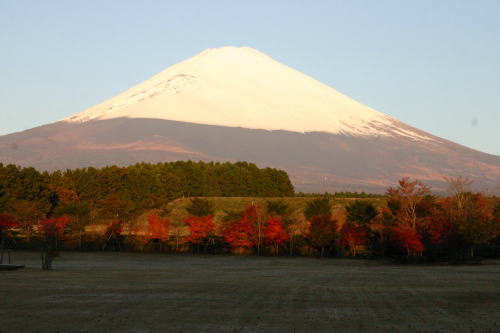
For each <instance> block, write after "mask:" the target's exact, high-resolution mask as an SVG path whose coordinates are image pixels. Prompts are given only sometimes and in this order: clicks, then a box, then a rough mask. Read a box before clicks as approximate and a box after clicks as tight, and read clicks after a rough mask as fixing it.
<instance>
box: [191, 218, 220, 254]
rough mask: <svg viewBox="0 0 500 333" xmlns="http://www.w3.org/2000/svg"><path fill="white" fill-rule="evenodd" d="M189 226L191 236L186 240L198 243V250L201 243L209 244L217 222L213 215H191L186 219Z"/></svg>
mask: <svg viewBox="0 0 500 333" xmlns="http://www.w3.org/2000/svg"><path fill="white" fill-rule="evenodd" d="M184 222H186V224H187V225H188V227H189V236H187V237H186V238H185V240H186V241H187V242H189V243H191V244H196V248H197V252H199V245H200V244H205V245H208V242H209V237H210V235H211V234H212V233H213V231H214V230H215V224H214V221H213V218H212V216H211V215H208V216H189V217H188V218H186V219H184Z"/></svg>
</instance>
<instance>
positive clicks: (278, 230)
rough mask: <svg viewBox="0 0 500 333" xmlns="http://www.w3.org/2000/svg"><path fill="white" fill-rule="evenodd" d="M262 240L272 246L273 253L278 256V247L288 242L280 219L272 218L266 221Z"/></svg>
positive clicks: (287, 236)
mask: <svg viewBox="0 0 500 333" xmlns="http://www.w3.org/2000/svg"><path fill="white" fill-rule="evenodd" d="M264 238H265V241H266V243H268V244H272V245H273V246H274V253H275V254H276V255H278V251H279V246H280V245H282V244H284V243H287V242H288V241H289V240H290V237H289V235H288V234H287V232H286V231H285V228H284V226H283V222H282V221H281V217H279V216H274V217H271V218H270V219H268V220H267V225H266V226H265V228H264Z"/></svg>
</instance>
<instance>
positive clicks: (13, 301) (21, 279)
mask: <svg viewBox="0 0 500 333" xmlns="http://www.w3.org/2000/svg"><path fill="white" fill-rule="evenodd" d="M14 258H15V260H16V263H20V264H26V268H25V269H22V270H18V271H0V332H1V333H5V332H499V331H500V316H499V313H500V282H499V281H500V263H499V262H489V263H485V264H483V265H477V266H398V265H391V264H387V263H384V262H377V261H363V260H347V259H314V258H286V257H280V258H272V257H241V256H195V255H159V254H129V253H76V252H65V253H63V254H62V257H60V258H58V259H56V261H54V271H49V272H42V271H41V270H40V263H39V254H38V253H34V252H15V253H14Z"/></svg>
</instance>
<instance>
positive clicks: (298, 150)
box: [0, 47, 500, 192]
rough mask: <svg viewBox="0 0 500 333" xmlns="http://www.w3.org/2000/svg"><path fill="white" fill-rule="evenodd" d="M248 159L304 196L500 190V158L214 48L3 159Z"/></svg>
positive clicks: (12, 146)
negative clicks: (283, 175) (410, 182)
mask: <svg viewBox="0 0 500 333" xmlns="http://www.w3.org/2000/svg"><path fill="white" fill-rule="evenodd" d="M186 159H191V160H205V161H210V160H212V161H226V160H229V161H236V160H246V161H251V162H255V163H257V164H259V165H260V166H272V167H278V168H282V169H284V170H286V171H287V172H288V173H289V174H290V176H291V179H292V181H293V182H294V185H295V186H296V189H297V190H299V191H315V192H323V191H340V190H358V191H359V190H365V191H383V190H384V188H385V187H386V186H389V185H392V184H394V183H395V182H396V181H397V179H399V178H400V177H402V176H405V175H407V176H411V177H413V178H419V179H421V180H424V181H426V182H427V183H429V184H431V185H434V186H437V187H438V188H440V187H441V188H442V186H443V183H442V176H444V175H465V176H469V177H471V178H473V179H474V180H475V184H476V186H477V188H478V189H483V190H490V191H493V190H494V189H495V188H496V187H497V186H498V185H499V183H500V157H499V156H494V155H489V154H485V153H481V152H478V151H475V150H472V149H469V148H466V147H463V146H460V145H458V144H455V143H452V142H450V141H447V140H444V139H441V138H438V137H435V136H433V135H431V134H428V133H425V132H423V131H420V130H418V129H416V128H413V127H411V126H409V125H406V124H404V123H402V122H399V121H398V120H396V119H394V118H391V117H389V116H386V115H384V114H382V113H380V112H377V111H375V110H373V109H371V108H368V107H366V106H363V105H362V104H360V103H357V102H355V101H353V100H352V99H350V98H348V97H346V96H344V95H342V94H340V93H339V92H337V91H335V90H334V89H332V88H330V87H327V86H325V85H324V84H322V83H320V82H318V81H316V80H314V79H312V78H310V77H308V76H306V75H304V74H301V73H299V72H297V71H295V70H293V69H291V68H289V67H287V66H284V65H281V64H279V63H278V62H276V61H274V60H273V59H271V58H269V57H268V56H266V55H264V54H262V53H260V52H258V51H256V50H253V49H249V48H233V47H226V48H220V49H210V50H206V51H204V52H202V53H200V54H199V55H197V56H195V57H193V58H191V59H188V60H186V61H184V62H181V63H179V64H177V65H174V66H172V67H170V68H168V69H166V70H165V71H163V72H161V73H160V74H158V75H156V76H155V77H153V78H151V79H149V80H147V81H145V82H143V83H141V84H139V85H138V86H136V87H133V88H131V89H129V90H127V91H126V92H124V93H122V94H120V95H118V96H116V97H113V98H111V99H110V100H108V101H105V102H104V103H101V104H99V105H97V106H94V107H92V108H90V109H88V110H85V111H83V112H81V113H78V114H76V115H74V116H71V117H68V118H66V119H64V120H62V121H59V122H56V123H54V124H49V125H45V126H41V127H38V128H34V129H31V130H27V131H24V132H19V133H14V134H10V135H6V136H2V137H0V162H2V163H15V164H20V165H25V166H27V165H30V166H35V167H38V168H40V169H46V170H54V169H65V168H75V167H84V166H103V165H109V164H119V165H126V164H131V163H135V162H138V161H150V162H161V161H174V160H186Z"/></svg>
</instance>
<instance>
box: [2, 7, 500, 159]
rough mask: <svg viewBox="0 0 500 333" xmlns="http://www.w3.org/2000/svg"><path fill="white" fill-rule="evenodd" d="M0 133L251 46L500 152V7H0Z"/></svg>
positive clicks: (388, 109) (405, 117)
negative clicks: (198, 57)
mask: <svg viewBox="0 0 500 333" xmlns="http://www.w3.org/2000/svg"><path fill="white" fill-rule="evenodd" d="M0 45H1V48H0V135H1V134H7V133H11V132H15V131H19V130H23V129H28V128H31V127H34V126H37V125H42V124H46V123H50V122H53V121H56V120H59V119H61V118H64V117H67V116H69V115H71V114H74V113H76V112H79V111H82V110H84V109H86V108H87V107H90V106H92V105H95V104H97V103H99V102H102V101H103V100H105V99H107V98H110V97H112V96H114V95H115V94H117V93H120V92H122V91H123V90H125V89H127V88H130V87H131V86H133V85H135V84H137V83H139V82H141V81H143V80H145V79H148V78H149V77H151V76H152V75H154V74H156V73H158V72H160V71H161V70H163V69H165V68H167V67H169V66H170V65H173V64H174V63H176V62H179V61H181V60H184V59H186V58H188V57H191V56H193V55H195V54H197V53H199V52H201V51H202V50H204V49H205V48H209V47H219V46H226V45H235V46H250V47H253V48H256V49H258V50H260V51H262V52H264V53H266V54H268V55H270V56H271V57H273V58H275V59H276V60H278V61H280V62H282V63H284V64H286V65H288V66H291V67H293V68H295V69H297V70H299V71H302V72H304V73H306V74H308V75H310V76H312V77H314V78H316V79H318V80H320V81H322V82H323V83H326V84H327V85H330V86H331V87H333V88H335V89H337V90H338V91H340V92H342V93H344V94H346V95H348V96H350V97H352V98H354V99H356V100H358V101H360V102H362V103H364V104H366V105H368V106H370V107H373V108H375V109H377V110H379V111H381V112H384V113H386V114H388V115H390V116H393V117H395V118H398V119H399V120H402V121H404V122H406V123H408V124H410V125H412V126H415V127H418V128H420V129H422V130H425V131H428V132H430V133H432V134H435V135H438V136H441V137H443V138H446V139H449V140H452V141H455V142H458V143H461V144H464V145H466V146H469V147H472V148H475V149H478V150H481V151H484V152H489V153H493V154H497V155H499V154H500V1H499V0H491V1H486V0H477V1H468V0H467V1H466V0H464V1H459V0H452V1H444V0H440V1H436V0H432V1H424V0H419V1H410V0H408V1H399V0H397V1H384V0H380V1H371V0H365V1H355V0H354V1H353V0H349V1H347V0H343V1H331V0H330V1H319V0H316V1H291V0H287V1H277V0H274V1H272V0H268V1H255V0H253V1H216V0H211V1H204V0H199V1H184V0H183V1H160V0H158V1H144V0H143V1H124V0H120V1H111V0H109V1H105V0H100V1H92V0H85V1H84V0H82V1H50V0H47V1H38V0H33V1H22V0H0Z"/></svg>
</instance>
